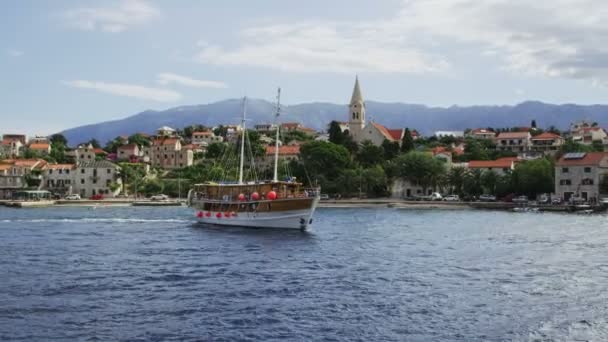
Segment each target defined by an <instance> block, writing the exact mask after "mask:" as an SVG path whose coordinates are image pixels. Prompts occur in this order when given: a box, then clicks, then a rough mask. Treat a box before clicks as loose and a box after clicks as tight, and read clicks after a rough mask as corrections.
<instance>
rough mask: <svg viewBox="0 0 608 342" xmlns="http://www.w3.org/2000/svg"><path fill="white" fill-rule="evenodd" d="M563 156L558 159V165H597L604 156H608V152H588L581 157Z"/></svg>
mask: <svg viewBox="0 0 608 342" xmlns="http://www.w3.org/2000/svg"><path fill="white" fill-rule="evenodd" d="M566 155H567V154H566ZM566 155H564V156H562V157H561V158H559V160H558V161H557V163H556V165H558V166H587V165H588V166H597V165H599V164H600V163H601V161H602V160H603V159H604V158H608V152H588V153H586V154H585V156H584V157H583V158H580V159H565V156H566Z"/></svg>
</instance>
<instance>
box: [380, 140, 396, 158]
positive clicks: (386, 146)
mask: <svg viewBox="0 0 608 342" xmlns="http://www.w3.org/2000/svg"><path fill="white" fill-rule="evenodd" d="M382 149H383V150H384V159H386V160H391V159H393V158H395V157H396V156H397V155H399V149H400V147H399V143H398V142H396V141H389V140H388V139H384V141H383V142H382Z"/></svg>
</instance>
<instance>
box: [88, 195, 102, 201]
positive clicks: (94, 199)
mask: <svg viewBox="0 0 608 342" xmlns="http://www.w3.org/2000/svg"><path fill="white" fill-rule="evenodd" d="M91 199H92V200H93V201H100V200H102V199H103V195H102V194H97V195H93V196H91Z"/></svg>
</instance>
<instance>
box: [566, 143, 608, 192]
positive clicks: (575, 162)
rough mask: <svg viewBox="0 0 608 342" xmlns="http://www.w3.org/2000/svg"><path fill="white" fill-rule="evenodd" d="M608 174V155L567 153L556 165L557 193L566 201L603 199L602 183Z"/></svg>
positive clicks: (604, 153)
mask: <svg viewBox="0 0 608 342" xmlns="http://www.w3.org/2000/svg"><path fill="white" fill-rule="evenodd" d="M607 173H608V153H607V152H589V153H566V154H565V155H563V156H562V157H561V158H560V159H559V160H558V161H557V163H555V193H556V195H557V196H558V197H559V198H562V199H563V200H564V201H569V200H570V199H571V198H573V197H576V198H582V199H584V200H587V201H590V202H594V201H597V200H598V199H599V198H601V195H603V194H601V193H600V182H601V181H602V178H603V176H604V175H605V174H607Z"/></svg>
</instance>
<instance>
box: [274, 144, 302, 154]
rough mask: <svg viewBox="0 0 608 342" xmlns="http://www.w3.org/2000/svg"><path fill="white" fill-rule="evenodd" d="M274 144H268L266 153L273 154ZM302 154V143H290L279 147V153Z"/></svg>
mask: <svg viewBox="0 0 608 342" xmlns="http://www.w3.org/2000/svg"><path fill="white" fill-rule="evenodd" d="M274 151H275V147H274V146H266V155H273V154H274ZM296 154H300V145H289V146H281V147H279V155H296Z"/></svg>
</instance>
